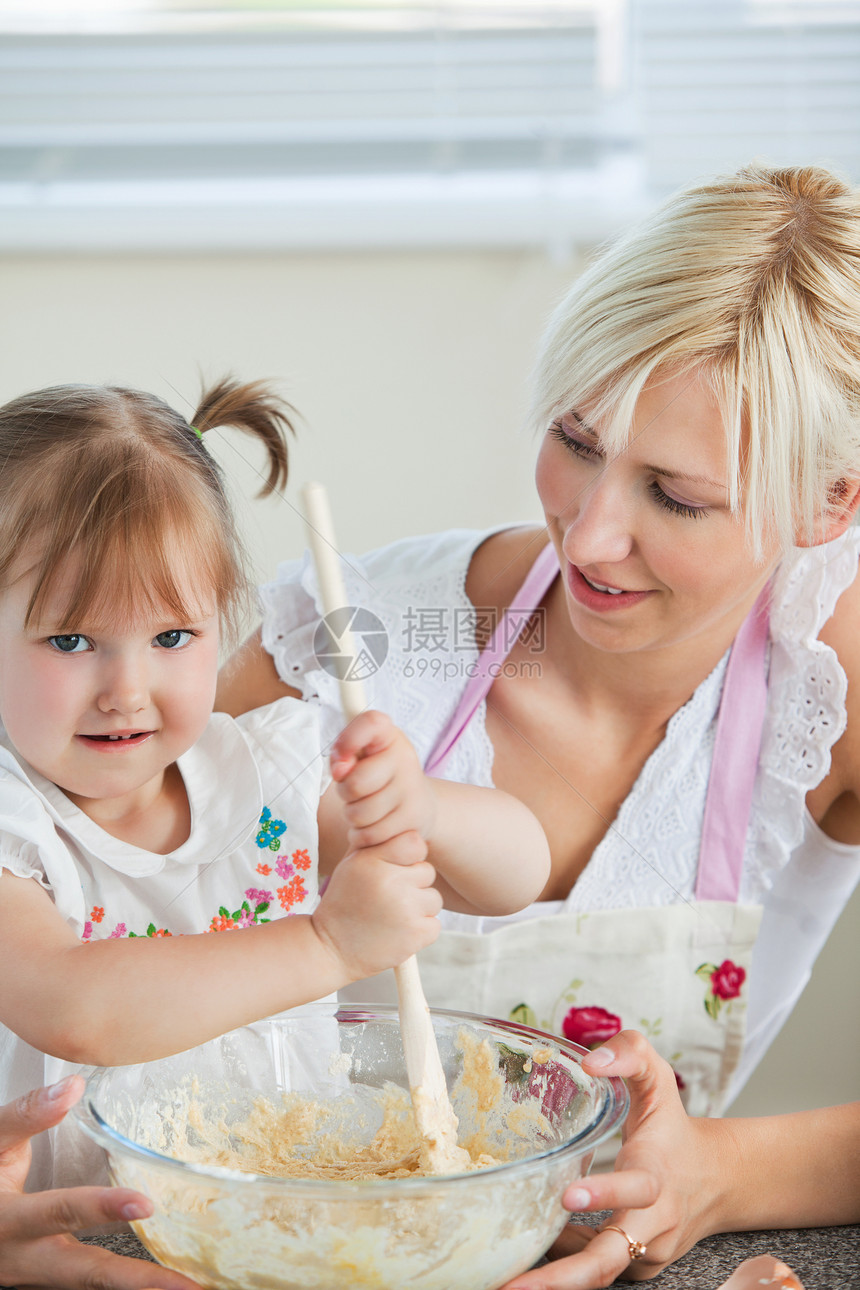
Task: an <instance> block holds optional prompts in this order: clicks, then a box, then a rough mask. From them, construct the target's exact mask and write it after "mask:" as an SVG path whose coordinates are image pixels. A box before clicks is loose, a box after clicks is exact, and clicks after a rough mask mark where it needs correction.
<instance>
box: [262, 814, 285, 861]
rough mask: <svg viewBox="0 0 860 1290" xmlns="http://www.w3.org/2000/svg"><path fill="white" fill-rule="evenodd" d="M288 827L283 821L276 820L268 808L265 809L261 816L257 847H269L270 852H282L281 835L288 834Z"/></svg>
mask: <svg viewBox="0 0 860 1290" xmlns="http://www.w3.org/2000/svg"><path fill="white" fill-rule="evenodd" d="M286 831H287V826H286V824H285V823H284V821H283V820H276V819H275V818H274V817H273V815H272V812H271V811H270V810H269V808H268V806H264V807H263V814H262V815H261V816H260V832H259V833H258V834H257V839H256V841H257V846H258V847H261V848H265V847H268V848H269V850H270V851H280V849H281V834H282V833H286Z"/></svg>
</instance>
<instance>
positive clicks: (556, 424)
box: [549, 418, 601, 457]
mask: <svg viewBox="0 0 860 1290" xmlns="http://www.w3.org/2000/svg"><path fill="white" fill-rule="evenodd" d="M549 432H550V434H551V435H552V436H553V438H554V439H558V441H559V442H560V443H563V444H564V446H565V448H567V449H568V450H569V451H570V452H572V453H575V455H576V456H577V457H600V456H601V453H600V450H599V449H598V448H596V447H595V446H594V445H593V444H590V443H586V442H585V441H584V440H582V439H579V438H577V437H576V436H575V435H572V434H570V433H569V432H568V431H567V430H566V429H565V428H564V421H563V420H562V419H561V418H559V420H558V421H553V423H552V425H551V426H550V428H549Z"/></svg>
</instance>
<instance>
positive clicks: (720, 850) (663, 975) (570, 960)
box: [342, 546, 768, 1115]
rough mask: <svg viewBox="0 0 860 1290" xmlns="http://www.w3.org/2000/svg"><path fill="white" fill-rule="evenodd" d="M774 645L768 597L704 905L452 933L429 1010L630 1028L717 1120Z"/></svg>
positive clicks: (713, 831)
mask: <svg viewBox="0 0 860 1290" xmlns="http://www.w3.org/2000/svg"><path fill="white" fill-rule="evenodd" d="M556 576H558V562H557V560H556V556H555V551H554V549H553V548H552V546H549V547H546V548H545V549H544V550H543V552H542V553H541V555H540V556H539V557H538V559H537V561H536V562H535V564H534V566H533V568H532V569H531V571H530V573H529V575H528V577H527V578H526V581H525V582H524V584H523V586H522V588H521V589H520V591H519V593H518V595H517V596H516V597H515V598H514V602H513V605H512V607H511V609H509V610H508V615H507V619H508V621H507V622H506V621H502V622H501V623H500V624H499V626H498V628H497V630H496V632H495V633H494V635H493V638H492V640H491V642H490V644H489V645H488V647H487V648H486V650H485V651H484V652H483V653H482V655H481V656H480V661H479V664H478V674H477V675H476V676H474V677H473V678H472V680H471V681H470V682H469V684H468V685H467V687H466V689H465V691H464V693H463V695H462V697H461V700H460V703H459V706H458V707H457V709H456V711H455V713H454V716H453V718H452V719H451V721H450V722H449V724H448V726H447V727H446V729H445V730H444V731H443V732H442V734H441V736H440V737H439V739H438V741H437V743H436V746H435V747H434V749H433V751H432V752H431V754H430V756H429V758H428V759H427V762H426V767H425V768H426V770H427V771H428V773H431V774H432V773H438V772H439V771H440V769H441V768H442V766H443V764H444V762H445V759H446V758H447V757H448V756H449V755H450V753H451V750H452V749H453V747H454V746H455V744H456V742H457V740H458V739H459V738H460V736H461V735H462V733H463V731H464V730H465V729H466V727H467V725H468V723H469V721H470V720H471V718H472V716H473V715H474V713H475V711H476V709H477V708H478V707H479V705H480V704H481V702H482V701H483V700H484V698H485V697H486V694H487V692H488V691H489V689H490V687H491V685H492V680H493V676H494V675H498V664H499V663H501V662H503V661H504V658H505V657H506V654H507V652H508V651H509V649H510V648H511V645H512V644H513V642H514V640H515V639H516V637H517V634H518V632H519V631H521V630H522V628H523V627H524V626H525V624H526V623H527V621H528V619H529V617H530V616H531V615H532V614H533V613H534V610H535V609H536V607H537V606H538V605H539V604H540V602H541V600H542V599H543V597H544V595H545V594H546V591H547V590H548V588H549V586H550V585H551V583H552V582H553V580H554V578H555V577H556ZM767 644H768V610H767V600H766V596H765V595H763V596H762V598H761V599H760V601H759V603H758V604H757V605H756V606H755V608H754V609H753V610H752V612H751V613H750V614H749V616H748V617H747V619H746V621H745V622H744V623H743V625H742V626H741V629H740V631H739V632H738V635H737V637H736V639H735V642H734V645H733V646H732V650H731V654H730V656H729V662H728V667H727V669H726V675H725V681H724V686H723V691H722V696H721V701H720V710H719V716H718V720H717V733H716V743H715V747H714V756H713V763H712V770H711V774H710V777H709V781H708V795H707V801H706V806H705V818H704V821H703V826H702V837H701V847H700V853H699V865H698V874H697V882H696V891H695V899H694V900H692V901H683V900H682V901H680V902H679V903H677V904H674V905H669V906H661V907H654V908H645V909H603V910H592V911H590V912H582V911H580V912H575V911H574V912H566V911H565V910H564V909H562V911H561V912H559V913H554V914H552V915H550V916H540V915H539V916H537V917H528V918H526V919H523V920H522V921H514V922H507V923H505V924H504V925H502V926H500V927H497V928H496V929H495V930H493V931H490V932H481V933H475V932H470V931H459V930H456V929H451V928H450V927H448V928H444V927H443V930H442V932H441V934H440V936H439V938H438V939H437V941H436V942H435V943H434V944H433V945H432V946H430V947H429V948H428V949H426V950H423V951H422V952H421V954H420V956H419V962H420V967H421V979H422V982H423V985H424V989H425V993H426V995H427V998H428V1001H429V1003H430V1004H431V1006H436V1007H445V1008H458V1009H463V1010H464V1011H468V1012H478V1013H483V1014H487V1015H490V1016H497V1017H505V1018H507V1017H513V1018H515V1019H516V1020H518V1021H522V1022H524V1023H525V1024H528V1025H533V1026H538V1027H539V1028H541V1029H545V1030H549V1031H552V1032H554V1033H556V1034H566V1035H567V1036H568V1037H569V1038H570V1039H573V1040H575V1041H577V1042H579V1043H582V1044H583V1045H584V1046H586V1047H594V1046H596V1045H597V1044H599V1043H600V1042H602V1041H604V1040H606V1039H608V1038H610V1037H611V1035H612V1034H614V1033H616V1032H617V1031H618V1030H619V1029H621V1028H622V1027H634V1028H636V1029H639V1030H642V1031H643V1032H644V1033H645V1034H646V1035H647V1036H648V1038H649V1039H650V1040H651V1041H652V1042H653V1044H654V1046H655V1047H656V1048H657V1049H658V1051H659V1052H660V1053H662V1055H663V1056H664V1057H665V1058H666V1059H667V1060H668V1061H669V1062H670V1063H671V1064H672V1066H673V1068H674V1069H675V1072H676V1076H677V1078H678V1083H679V1087H680V1089H681V1092H682V1096H683V1098H684V1101H685V1104H686V1106H687V1108H688V1110H689V1111H690V1112H691V1113H692V1114H696V1115H714V1114H719V1113H720V1111H721V1110H722V1107H723V1105H724V1102H725V1099H726V1090H727V1086H728V1083H729V1080H730V1078H731V1075H732V1072H733V1071H734V1070H735V1068H736V1066H737V1064H738V1061H739V1059H740V1055H741V1051H742V1048H743V1042H744V1033H745V1024H746V995H747V988H748V981H749V972H750V959H751V954H752V948H753V945H754V943H755V939H756V935H757V932H758V928H759V923H760V920H761V912H762V911H761V906H760V905H758V904H742V903H740V901H739V898H738V897H739V892H740V882H741V873H742V869H743V855H744V843H745V838H746V832H747V823H748V820H749V814H750V807H751V803H752V794H753V785H754V782H755V770H756V764H757V760H758V753H759V746H760V742H761V733H762V724H763V720H764V711H765V704H766V697H767V667H766V664H767V652H768V651H767ZM388 976H390V974H388ZM390 988H391V987H390V985H389V983H388V982H387V981H386V980H385V978H384V977H382V976H381V977H378V978H372V979H371V981H370V982H367V981H365V982H361V983H359V984H358V985H356V986H354V987H352V989H351V990H350V991H344V992H342V995H343V994H348V995H350V996H351V997H355V998H359V997H360V998H362V999H365V1000H367V999H368V998H369V997H370V996H371V995H372V996H373V997H374V998H376V999H377V1001H378V1000H379V999H380V997H381V996H382V995H383V994H386V993H387V992H388V990H390Z"/></svg>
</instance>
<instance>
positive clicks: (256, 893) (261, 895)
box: [245, 887, 272, 905]
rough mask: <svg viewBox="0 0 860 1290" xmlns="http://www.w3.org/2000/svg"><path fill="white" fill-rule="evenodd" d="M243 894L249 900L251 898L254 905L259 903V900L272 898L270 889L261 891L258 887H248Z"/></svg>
mask: <svg viewBox="0 0 860 1290" xmlns="http://www.w3.org/2000/svg"><path fill="white" fill-rule="evenodd" d="M245 895H246V896H247V897H248V899H249V900H252V901H253V902H254V904H255V905H259V904H260V903H261V901H264V900H266V901H269V900H271V899H272V893H271V892H270V891H263V890H262V889H261V888H259V887H249V888H248V890H247V891H246V892H245Z"/></svg>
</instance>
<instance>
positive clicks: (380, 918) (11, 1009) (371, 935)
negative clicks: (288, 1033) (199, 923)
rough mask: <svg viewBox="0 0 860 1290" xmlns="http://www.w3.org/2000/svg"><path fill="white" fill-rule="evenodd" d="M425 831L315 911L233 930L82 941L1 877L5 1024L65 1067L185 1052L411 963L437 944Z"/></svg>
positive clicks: (45, 899) (39, 897)
mask: <svg viewBox="0 0 860 1290" xmlns="http://www.w3.org/2000/svg"><path fill="white" fill-rule="evenodd" d="M425 855H426V846H425V845H424V843H423V842H422V841H421V840H420V838H418V836H417V835H416V834H414V833H413V834H407V835H404V836H401V837H399V838H396V839H394V840H393V841H391V842H389V843H387V844H386V845H385V846H384V847H375V848H372V849H369V850H365V851H359V852H356V853H355V854H354V855H351V856H349V857H348V858H347V859H346V860H345V861H344V862H343V863H342V864H341V865H339V866H338V870H337V873H336V874H334V876H333V877H332V879H331V882H330V883H329V885H328V888H327V889H326V892H325V894H324V896H323V898H322V900H321V901H320V904H319V906H318V907H317V909H316V910H315V911H314V913H313V914H311V915H296V916H294V917H291V918H281V919H275V920H273V921H272V922H271V923H264V924H257V925H255V926H253V927H246V928H242V929H239V930H236V931H233V932H215V933H210V934H206V933H201V934H198V935H188V936H171V937H163V938H151V937H135V938H133V939H125V938H118V939H115V940H113V939H108V940H103V941H90V942H88V943H87V944H83V943H82V942H81V941H79V940H78V939H77V937H76V936H75V934H74V932H73V931H72V929H71V928H70V927H69V926H68V925H67V924H66V922H65V920H64V919H63V918H62V916H61V915H60V914H59V913H58V911H57V909H56V907H55V906H54V904H53V902H52V901H51V899H50V897H49V896H48V894H47V893H46V892H45V891H44V890H43V889H42V887H40V886H39V884H38V883H37V882H36V881H35V880H34V879H31V878H18V877H15V876H13V875H12V874H11V873H9V872H8V871H7V872H3V873H2V876H0V981H2V982H3V988H2V991H0V1022H2V1023H3V1024H4V1025H6V1026H8V1027H9V1029H10V1030H13V1031H14V1032H15V1033H16V1034H17V1035H19V1036H20V1037H21V1038H22V1039H24V1040H26V1042H27V1043H29V1044H32V1045H33V1047H35V1048H39V1049H41V1050H42V1051H43V1052H46V1053H50V1054H52V1055H53V1056H55V1057H60V1058H63V1059H64V1060H66V1061H70V1062H76V1063H85V1064H93V1065H98V1066H101V1065H106V1066H112V1065H120V1064H124V1063H127V1062H141V1061H149V1060H151V1059H153V1058H157V1057H164V1056H167V1055H168V1054H169V1053H175V1052H181V1051H182V1050H183V1049H186V1048H191V1047H193V1046H194V1045H195V1044H200V1043H203V1042H204V1041H205V1040H207V1039H211V1038H213V1037H214V1036H215V1035H220V1034H222V1033H223V1032H224V1031H225V1030H231V1029H233V1027H235V1026H241V1025H245V1024H247V1023H248V1022H252V1021H257V1020H259V1019H260V1018H262V1017H267V1016H270V1015H271V1014H272V1013H275V1012H280V1011H281V1010H282V1009H284V1008H292V1007H295V1006H296V1005H297V1004H301V1003H306V1002H309V1001H310V1000H313V999H318V998H321V997H322V996H324V995H327V994H330V993H331V992H332V991H334V990H337V989H339V988H340V987H341V986H343V985H346V984H347V983H348V982H350V981H355V980H359V979H361V978H363V977H366V976H371V975H373V974H374V973H376V972H381V971H383V970H384V969H385V968H387V967H393V966H395V965H396V964H398V963H402V962H403V960H404V959H406V958H408V957H409V956H410V955H411V954H414V953H416V952H417V951H418V950H419V949H423V948H424V946H425V945H429V944H430V943H431V942H432V941H433V940H435V938H436V936H437V935H438V922H437V919H436V917H435V915H436V914H437V913H438V912H439V908H440V906H441V899H440V896H439V893H438V892H436V891H435V890H434V889H433V886H432V884H433V880H434V878H435V873H434V870H433V867H432V865H430V864H428V863H427V862H426V860H425V859H424V856H425Z"/></svg>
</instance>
